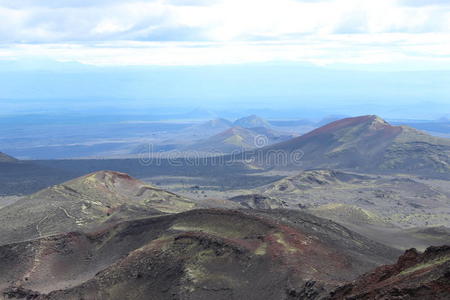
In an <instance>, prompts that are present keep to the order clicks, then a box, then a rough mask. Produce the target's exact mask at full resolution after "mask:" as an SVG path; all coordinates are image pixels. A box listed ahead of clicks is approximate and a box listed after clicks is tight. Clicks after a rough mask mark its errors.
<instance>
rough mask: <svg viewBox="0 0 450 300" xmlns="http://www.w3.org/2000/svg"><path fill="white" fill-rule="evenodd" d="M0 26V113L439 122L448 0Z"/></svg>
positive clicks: (17, 16)
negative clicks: (222, 113) (230, 114)
mask: <svg viewBox="0 0 450 300" xmlns="http://www.w3.org/2000/svg"><path fill="white" fill-rule="evenodd" d="M0 20H1V21H0V81H1V82H2V84H1V85H0V105H1V107H2V110H1V111H0V116H1V115H2V114H12V113H29V112H36V111H39V112H41V111H43V112H46V111H58V112H61V111H64V110H72V111H79V110H80V109H82V108H84V109H85V110H86V109H89V110H95V111H101V110H103V111H107V110H108V109H112V108H114V109H115V110H118V111H125V110H127V111H128V110H133V109H134V110H137V111H144V109H147V110H151V109H153V110H155V109H156V108H161V109H162V110H164V109H166V110H172V111H175V110H177V111H179V110H184V111H188V110H191V109H196V108H201V109H203V108H204V109H208V110H209V109H216V110H226V109H228V108H229V107H230V106H231V107H232V108H233V109H240V110H246V111H248V112H250V113H251V112H252V110H253V111H255V110H263V111H269V110H271V111H274V110H280V109H283V110H284V112H285V113H289V117H290V118H292V117H295V115H298V116H299V117H300V116H301V117H304V116H305V115H306V116H307V115H308V114H307V113H305V111H311V112H314V113H315V114H322V113H323V114H329V113H338V114H345V115H355V114H372V113H381V114H384V115H385V116H389V117H391V118H394V117H399V118H439V117H441V116H442V115H448V114H449V113H450V84H449V83H450V0H148V1H144V0H140V1H139V0H96V1H92V0H14V1H11V0H0ZM299 111H300V112H303V114H300V113H298V112H299ZM276 115H277V116H278V115H279V114H276Z"/></svg>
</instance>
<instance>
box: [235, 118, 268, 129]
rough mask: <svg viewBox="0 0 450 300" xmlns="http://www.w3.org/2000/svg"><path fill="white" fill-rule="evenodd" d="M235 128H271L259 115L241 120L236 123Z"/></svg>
mask: <svg viewBox="0 0 450 300" xmlns="http://www.w3.org/2000/svg"><path fill="white" fill-rule="evenodd" d="M234 125H235V126H240V127H244V128H255V127H266V128H270V127H271V126H270V124H269V122H267V121H266V120H264V119H263V118H261V117H259V116H257V115H251V116H247V117H244V118H240V119H238V120H236V121H235V122H234Z"/></svg>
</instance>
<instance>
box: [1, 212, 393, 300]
mask: <svg viewBox="0 0 450 300" xmlns="http://www.w3.org/2000/svg"><path fill="white" fill-rule="evenodd" d="M397 255H398V253H397V252H396V251H394V250H392V249H390V248H388V247H385V246H382V245H380V244H376V243H374V242H371V241H369V240H367V239H365V238H363V237H362V236H360V235H358V234H355V233H353V232H351V231H348V230H347V229H345V228H344V227H342V226H339V225H337V224H335V223H333V222H329V221H325V220H323V219H320V218H317V217H313V216H311V215H307V214H304V213H301V212H289V211H276V210H274V211H270V212H268V211H267V212H263V211H260V212H258V211H242V212H240V211H226V210H197V211H195V210H194V211H189V212H185V213H181V214H176V215H166V216H159V217H152V218H146V219H141V220H134V221H127V222H124V223H120V224H116V225H112V226H111V227H110V228H108V229H105V230H102V231H98V232H92V233H87V234H83V233H70V234H64V235H58V236H53V237H46V238H41V239H38V240H35V241H28V242H22V243H18V244H11V245H6V246H1V247H0V269H1V270H8V272H0V290H2V289H3V290H4V293H6V294H7V295H9V296H10V297H12V298H14V297H17V298H18V297H19V296H21V295H22V296H23V297H26V296H30V297H31V295H35V296H37V297H38V299H68V300H70V299H118V300H119V299H120V300H125V299H133V300H138V299H158V300H159V299H258V300H260V299H317V298H318V297H319V296H320V295H325V294H326V293H327V292H326V291H329V290H330V289H334V288H335V287H336V286H338V285H339V284H341V283H343V282H345V281H347V280H352V279H354V278H355V277H356V276H357V275H359V274H362V273H364V272H367V271H368V270H370V269H372V268H373V267H374V266H377V265H380V264H383V263H386V262H392V261H393V259H394V256H397ZM32 291H34V292H32ZM39 294H40V295H39ZM149 297H150V298H149Z"/></svg>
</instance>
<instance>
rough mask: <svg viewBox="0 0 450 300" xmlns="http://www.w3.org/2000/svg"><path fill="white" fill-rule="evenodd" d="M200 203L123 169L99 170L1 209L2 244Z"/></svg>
mask: <svg viewBox="0 0 450 300" xmlns="http://www.w3.org/2000/svg"><path fill="white" fill-rule="evenodd" d="M195 206H196V205H195V204H194V203H192V202H191V201H189V200H188V199H186V198H183V197H180V196H178V195H176V194H173V193H170V192H166V191H164V190H161V189H159V188H156V187H153V186H150V185H146V184H144V183H142V182H140V181H138V180H136V179H134V178H132V177H130V176H128V175H127V174H124V173H118V172H111V171H100V172H96V173H92V174H89V175H86V176H83V177H80V178H77V179H74V180H71V181H68V182H66V183H63V184H60V185H55V186H52V187H49V188H47V189H45V190H42V191H40V192H38V193H35V194H33V195H30V196H27V197H24V198H22V199H21V200H19V201H18V202H16V203H14V204H12V205H10V206H7V207H4V208H2V209H0V224H1V226H0V244H5V243H11V242H15V241H23V240H26V239H31V238H37V237H40V236H45V235H48V234H55V233H60V232H67V231H74V230H80V229H85V228H89V227H91V226H93V225H98V224H101V223H103V222H107V221H116V220H117V219H123V218H128V217H133V218H136V217H138V216H142V215H149V214H163V213H176V212H181V211H186V210H189V209H193V208H194V207H195Z"/></svg>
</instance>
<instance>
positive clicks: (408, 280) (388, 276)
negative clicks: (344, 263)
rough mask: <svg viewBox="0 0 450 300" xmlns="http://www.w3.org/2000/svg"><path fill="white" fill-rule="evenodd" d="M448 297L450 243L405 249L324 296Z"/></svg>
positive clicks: (341, 298) (332, 299) (338, 298)
mask: <svg viewBox="0 0 450 300" xmlns="http://www.w3.org/2000/svg"><path fill="white" fill-rule="evenodd" d="M449 297H450V247H449V246H443V247H430V248H428V249H427V250H426V251H425V253H418V252H417V251H416V250H415V249H411V250H408V251H406V252H405V254H404V255H403V256H401V257H400V258H399V260H398V262H397V263H396V264H394V265H390V266H382V267H379V268H377V269H375V270H374V271H373V272H370V273H368V274H366V275H364V276H361V277H360V278H358V279H357V280H356V281H354V282H352V283H350V284H347V285H344V286H342V287H340V288H339V289H337V290H336V291H334V292H333V293H331V296H330V297H329V298H327V299H328V300H344V299H349V300H350V299H361V300H364V299H366V300H372V299H411V300H413V299H417V300H422V299H433V300H439V299H441V300H446V299H449Z"/></svg>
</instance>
